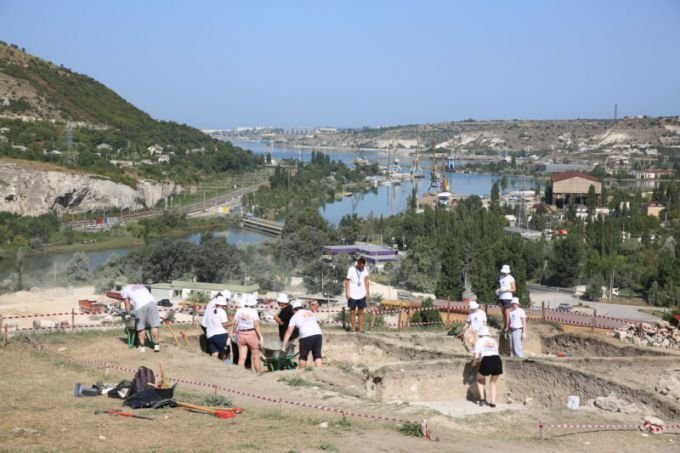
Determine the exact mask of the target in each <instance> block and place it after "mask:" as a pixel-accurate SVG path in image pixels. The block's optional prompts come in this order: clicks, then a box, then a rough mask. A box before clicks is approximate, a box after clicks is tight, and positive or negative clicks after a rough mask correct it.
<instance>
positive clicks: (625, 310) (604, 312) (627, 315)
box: [530, 286, 663, 322]
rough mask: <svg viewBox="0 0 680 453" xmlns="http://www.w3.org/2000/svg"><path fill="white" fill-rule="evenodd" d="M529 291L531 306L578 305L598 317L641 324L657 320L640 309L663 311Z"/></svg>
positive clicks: (567, 294)
mask: <svg viewBox="0 0 680 453" xmlns="http://www.w3.org/2000/svg"><path fill="white" fill-rule="evenodd" d="M530 291H531V303H532V304H533V305H541V302H545V306H546V307H550V308H557V306H558V305H559V304H562V303H565V304H569V305H578V304H579V303H581V304H583V305H585V306H587V307H591V308H593V309H595V310H597V314H598V316H609V317H613V318H621V319H629V320H632V321H643V322H656V321H658V320H659V318H657V317H656V316H653V315H650V314H647V313H642V312H641V311H640V309H641V308H644V309H645V310H658V311H663V308H659V307H652V306H646V307H639V306H633V305H621V304H610V303H603V302H587V301H583V300H580V299H579V298H577V297H575V296H574V295H573V294H572V293H566V292H563V291H554V290H552V289H548V288H543V289H537V287H535V286H534V287H532V288H530ZM575 310H580V308H575ZM584 311H585V312H586V313H588V314H591V313H592V310H584Z"/></svg>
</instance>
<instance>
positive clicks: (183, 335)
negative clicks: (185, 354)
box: [179, 330, 194, 350]
mask: <svg viewBox="0 0 680 453" xmlns="http://www.w3.org/2000/svg"><path fill="white" fill-rule="evenodd" d="M179 334H180V335H181V336H182V338H184V342H185V343H186V344H187V347H188V348H189V349H190V350H193V349H194V348H192V347H191V343H189V339H188V338H187V333H186V332H185V331H183V330H180V331H179Z"/></svg>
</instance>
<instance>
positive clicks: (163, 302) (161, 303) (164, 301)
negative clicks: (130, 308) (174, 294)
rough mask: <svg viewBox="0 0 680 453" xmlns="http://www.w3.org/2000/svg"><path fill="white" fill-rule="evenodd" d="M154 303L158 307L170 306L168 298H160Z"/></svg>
mask: <svg viewBox="0 0 680 453" xmlns="http://www.w3.org/2000/svg"><path fill="white" fill-rule="evenodd" d="M156 305H158V306H159V307H172V302H170V300H169V299H161V300H159V301H158V302H157V303H156Z"/></svg>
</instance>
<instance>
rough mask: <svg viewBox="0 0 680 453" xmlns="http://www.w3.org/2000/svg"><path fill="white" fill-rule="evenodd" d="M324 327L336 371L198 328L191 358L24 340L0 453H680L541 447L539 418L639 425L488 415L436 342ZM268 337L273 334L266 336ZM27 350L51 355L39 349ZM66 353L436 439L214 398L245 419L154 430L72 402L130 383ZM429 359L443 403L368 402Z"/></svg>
mask: <svg viewBox="0 0 680 453" xmlns="http://www.w3.org/2000/svg"><path fill="white" fill-rule="evenodd" d="M327 330H328V332H327V333H326V334H325V336H326V337H327V338H328V342H327V358H328V363H329V365H330V366H328V367H325V368H323V369H314V370H311V369H310V370H291V371H282V372H273V373H272V372H267V373H263V374H260V375H256V374H255V373H253V372H251V371H249V370H240V369H238V368H237V367H234V366H226V365H224V364H223V363H222V362H219V361H217V360H213V359H210V358H209V357H207V356H206V355H203V354H201V353H199V352H198V351H197V346H196V345H195V341H194V340H195V338H196V334H197V332H196V331H194V330H192V331H189V332H188V334H189V335H190V338H191V340H192V343H191V349H189V347H188V346H186V345H183V346H182V347H179V348H178V347H177V346H175V345H174V344H173V343H172V342H171V341H165V342H164V343H163V350H162V351H161V352H160V353H158V354H154V353H151V352H146V353H140V352H139V351H137V350H135V349H128V348H127V346H126V344H125V342H124V341H123V337H122V335H121V333H120V332H86V333H82V334H77V335H73V334H68V333H55V334H50V335H44V336H38V337H34V338H32V339H31V340H30V341H29V340H28V339H22V338H21V337H16V338H12V339H11V341H10V343H9V345H7V346H5V347H4V348H2V349H1V350H0V360H2V363H3V367H2V380H1V381H0V399H1V400H2V401H3V404H2V405H1V406H0V445H2V447H3V449H9V450H16V449H28V450H76V449H79V450H94V449H97V450H140V449H144V450H149V449H151V450H156V449H158V450H161V449H162V450H176V451H184V450H203V451H208V450H217V449H226V448H233V447H236V448H237V449H239V450H246V451H251V450H252V451H276V452H279V451H281V452H314V451H340V452H343V451H352V452H356V451H362V452H363V451H385V452H387V451H389V452H414V451H437V452H441V451H452V452H455V451H461V452H463V451H472V450H481V451H488V450H499V449H502V450H504V451H511V452H514V451H517V452H519V451H527V450H529V449H536V448H540V449H541V451H593V450H596V451H599V452H607V451H617V452H622V451H623V452H625V451H631V452H632V451H640V450H643V451H659V452H664V451H669V452H670V451H677V445H676V444H677V443H678V442H680V436H679V435H674V434H663V435H659V436H653V435H644V434H643V433H641V432H638V431H623V432H619V431H606V430H599V431H595V432H578V431H565V430H546V433H545V434H546V436H545V439H544V440H540V439H539V438H538V434H539V432H538V428H537V425H538V422H539V420H540V421H543V422H544V423H548V424H550V423H588V424H603V423H608V424H631V423H634V424H638V423H640V422H641V418H640V416H631V415H624V414H620V413H616V414H615V413H609V412H601V411H599V410H594V409H582V410H578V411H570V410H568V409H566V407H565V406H566V401H564V404H562V403H561V402H560V403H559V404H552V405H546V404H543V403H541V404H537V403H538V400H539V399H540V398H539V397H538V396H537V397H536V398H535V402H534V403H532V402H528V403H527V405H524V404H522V402H521V401H518V400H516V401H514V402H512V403H507V402H506V401H500V400H502V398H499V403H500V404H499V406H498V407H497V408H496V409H491V408H488V407H485V408H479V407H477V406H476V405H474V403H472V402H471V401H467V400H465V399H462V398H461V399H456V398H454V397H453V396H455V395H457V394H459V393H460V390H459V387H460V386H463V383H462V382H461V381H460V379H459V377H458V376H451V379H449V380H448V381H447V380H446V373H447V371H446V370H447V367H449V366H453V367H455V366H458V365H456V364H457V363H462V362H463V361H466V360H467V358H466V356H467V355H466V353H465V352H464V351H462V350H461V348H460V347H459V346H458V345H457V344H456V343H455V342H454V341H452V339H451V338H450V337H446V336H445V335H444V334H443V333H442V332H427V333H415V332H402V333H386V334H380V333H376V334H368V335H365V336H364V337H361V338H359V339H357V337H356V336H350V335H349V334H346V333H344V332H340V331H331V330H330V329H327ZM272 334H273V331H272V332H269V333H268V335H272ZM166 335H167V333H166ZM167 339H168V338H167V337H166V340H167ZM35 343H40V344H45V345H46V347H45V348H44V349H42V350H37V349H36V348H35V347H34V344H35ZM415 343H419V344H415ZM346 345H350V347H349V348H348V347H346ZM410 348H412V349H410ZM352 351H354V352H352ZM414 351H415V352H414ZM426 351H429V354H431V357H429V358H426V359H427V360H423V357H417V356H419V355H421V356H422V355H423V354H425V352H426ZM538 352H540V351H538ZM414 355H415V356H416V357H414ZM67 357H73V358H76V359H77V360H99V361H106V362H109V363H110V364H112V365H113V366H120V367H125V368H131V369H136V368H137V367H139V366H140V365H145V366H148V367H150V368H153V369H154V370H156V371H157V372H158V371H159V369H160V365H161V364H162V365H163V369H164V370H165V372H166V374H167V376H168V377H169V378H170V379H173V378H175V379H186V380H195V381H200V382H203V383H207V384H211V385H212V384H215V385H218V386H220V387H225V388H228V389H229V390H231V391H233V392H249V393H252V394H256V395H261V396H265V397H269V398H274V399H275V400H278V399H279V398H280V399H283V400H287V401H295V402H305V403H308V404H315V405H322V406H329V407H333V408H337V409H339V410H345V411H351V412H354V413H358V414H369V415H374V416H382V417H389V418H397V419H402V420H408V421H413V422H419V421H420V420H421V419H423V418H426V419H427V420H428V422H429V425H430V429H431V430H432V433H433V435H434V436H435V437H438V438H439V441H438V442H435V441H428V440H425V439H422V438H417V437H410V436H406V435H404V434H402V433H401V432H399V431H398V429H397V428H398V425H399V424H398V423H397V422H392V421H382V420H374V419H368V418H361V417H355V416H350V415H348V416H345V417H343V415H342V414H341V413H337V412H328V411H323V410H319V409H311V408H303V407H299V406H294V405H289V404H285V403H278V402H276V401H275V402H271V401H265V400H263V399H258V398H253V397H251V396H243V395H239V394H234V393H231V394H230V393H228V392H225V391H223V390H220V391H219V394H223V395H225V396H228V397H230V398H232V400H233V404H234V405H236V406H239V407H242V408H244V409H245V412H244V413H243V414H241V415H239V416H237V417H236V418H234V419H229V420H221V419H217V418H214V417H211V416H207V415H202V414H196V413H190V412H185V411H183V410H180V409H162V410H156V411H154V410H138V411H135V412H136V413H139V414H143V415H146V416H150V417H152V418H154V420H153V421H147V420H140V419H131V418H123V417H116V416H112V415H95V414H94V411H95V410H96V409H120V408H121V406H120V400H114V399H110V398H107V397H103V396H100V397H93V398H75V397H74V396H73V386H74V384H75V383H77V382H79V383H83V384H87V385H89V384H93V383H95V382H96V381H104V382H118V381H119V380H121V379H124V378H125V379H131V377H132V373H130V372H126V371H120V370H115V369H113V367H112V369H110V370H109V373H108V375H107V372H106V370H105V369H104V368H100V367H97V366H95V365H94V364H83V363H75V362H73V361H71V360H68V359H67ZM418 360H420V361H422V365H419V364H418ZM435 362H436V363H438V364H439V365H437V366H438V367H440V368H441V372H439V379H440V380H441V381H440V384H441V385H442V387H441V389H440V390H439V391H440V392H443V393H447V392H446V389H447V387H446V386H447V385H448V386H449V387H448V388H450V391H449V392H448V393H450V395H449V396H446V395H444V396H441V395H440V398H437V400H436V401H413V402H407V401H390V402H387V401H382V400H380V399H379V398H374V397H371V394H370V392H369V391H368V390H369V387H370V382H371V379H370V378H371V376H372V375H373V374H374V373H375V372H377V370H379V369H381V368H385V367H387V369H389V370H396V371H395V373H396V372H400V371H399V370H400V369H401V368H404V370H406V372H408V369H409V367H413V369H415V368H418V367H420V368H422V369H429V368H428V367H431V366H432V367H434V365H431V364H432V363H435ZM400 364H402V365H400ZM449 364H453V365H449ZM369 365H371V366H369ZM508 365H509V366H508V370H509V371H508V373H507V374H508V376H507V383H511V382H513V377H512V373H515V374H517V375H518V376H519V375H520V374H521V373H519V372H518V371H514V372H513V371H510V370H511V369H512V368H513V367H514V368H517V367H523V365H522V364H521V363H519V362H518V363H514V362H511V361H510V362H508ZM431 369H434V368H431ZM600 372H605V371H604V370H600ZM423 375H426V374H425V373H424V374H423ZM501 379H502V380H503V379H506V377H505V376H504V377H503V378H501ZM515 380H516V379H515ZM395 385H396V384H395ZM422 385H423V386H425V387H427V385H429V384H428V383H427V382H425V381H423V382H422ZM426 390H427V389H426V388H425V389H424V391H426ZM213 392H214V390H213V389H210V388H206V387H200V386H194V385H189V384H183V383H180V384H178V387H177V392H176V397H177V399H181V400H183V401H190V402H195V403H201V402H202V401H203V399H204V398H205V397H207V396H208V395H209V394H211V393H213ZM451 395H453V396H451ZM125 410H129V409H127V408H126V409H125ZM449 414H451V415H449ZM323 422H327V423H328V427H327V428H322V427H320V426H319V425H320V424H321V423H323Z"/></svg>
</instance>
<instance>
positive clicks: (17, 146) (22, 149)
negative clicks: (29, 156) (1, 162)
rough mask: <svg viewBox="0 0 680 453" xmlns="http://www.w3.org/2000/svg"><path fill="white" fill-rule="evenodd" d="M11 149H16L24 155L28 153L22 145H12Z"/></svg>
mask: <svg viewBox="0 0 680 453" xmlns="http://www.w3.org/2000/svg"><path fill="white" fill-rule="evenodd" d="M12 149H16V150H19V151H22V152H24V153H25V152H26V151H28V148H26V147H25V146H24V145H12Z"/></svg>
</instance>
